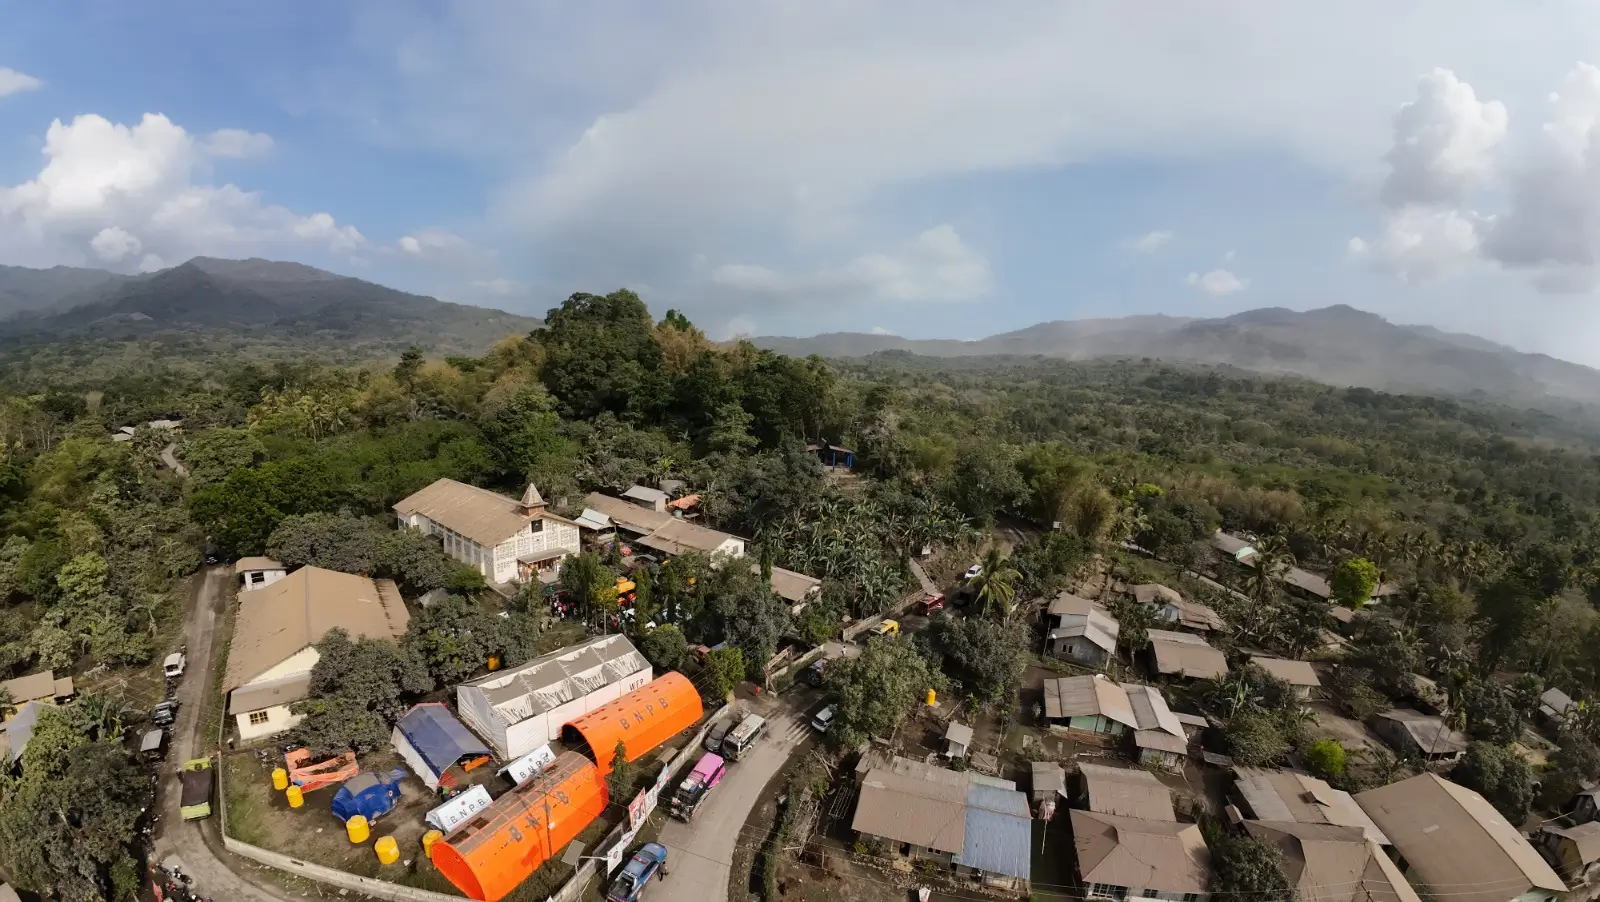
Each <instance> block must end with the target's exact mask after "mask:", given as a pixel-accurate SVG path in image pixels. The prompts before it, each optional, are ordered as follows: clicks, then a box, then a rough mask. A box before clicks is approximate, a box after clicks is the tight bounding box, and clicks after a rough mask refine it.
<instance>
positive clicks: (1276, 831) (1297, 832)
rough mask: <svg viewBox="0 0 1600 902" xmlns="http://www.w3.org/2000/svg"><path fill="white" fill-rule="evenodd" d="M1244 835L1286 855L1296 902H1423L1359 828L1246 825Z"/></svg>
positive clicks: (1309, 825)
mask: <svg viewBox="0 0 1600 902" xmlns="http://www.w3.org/2000/svg"><path fill="white" fill-rule="evenodd" d="M1244 828H1245V831H1246V832H1247V833H1249V834H1250V835H1251V836H1254V837H1256V838H1257V839H1260V840H1263V841H1265V842H1267V843H1270V844H1272V845H1273V846H1276V847H1277V849H1278V851H1279V852H1281V853H1282V854H1283V870H1284V876H1286V877H1288V878H1289V884H1290V885H1291V886H1293V887H1294V888H1295V898H1296V899H1297V900H1298V902H1379V900H1382V902H1422V900H1421V898H1420V897H1419V896H1418V895H1417V891H1416V890H1415V889H1412V887H1411V884H1410V883H1407V882H1406V878H1405V875H1404V874H1402V873H1401V872H1400V868H1399V866H1397V865H1396V864H1395V863H1394V862H1393V861H1391V860H1389V857H1388V856H1387V855H1386V854H1384V852H1383V850H1382V849H1380V848H1379V847H1378V845H1377V844H1376V843H1374V842H1372V841H1370V840H1368V839H1367V838H1366V837H1364V836H1363V835H1362V832H1361V828H1359V827H1342V826H1339V825H1337V824H1306V823H1295V822H1277V823H1274V822H1270V821H1246V822H1245V824H1244Z"/></svg>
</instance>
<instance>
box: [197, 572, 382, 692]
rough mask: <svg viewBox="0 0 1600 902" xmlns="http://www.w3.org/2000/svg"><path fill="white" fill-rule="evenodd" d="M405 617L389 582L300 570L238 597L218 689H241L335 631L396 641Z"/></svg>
mask: <svg viewBox="0 0 1600 902" xmlns="http://www.w3.org/2000/svg"><path fill="white" fill-rule="evenodd" d="M410 616H411V615H410V614H409V613H407V611H406V606H405V602H404V601H403V600H401V598H400V590H399V589H397V588H395V584H394V582H393V581H392V580H387V579H378V580H374V579H368V578H367V577H365V576H356V575H355V574H351V573H339V572H337V571H334V570H324V569H322V568H321V567H301V568H300V569H299V570H296V571H295V572H293V573H291V574H289V575H288V576H285V577H284V578H282V579H280V580H278V581H276V582H274V583H272V584H271V585H267V586H262V587H261V588H259V589H252V590H250V591H249V592H244V593H241V594H240V596H239V614H238V620H237V622H236V624H235V626H234V630H233V641H232V643H231V644H230V645H229V650H228V670H227V674H226V675H225V677H224V678H223V682H222V686H223V688H224V689H229V690H231V689H237V688H239V687H240V686H243V685H244V684H246V683H248V682H250V681H251V680H253V679H255V678H256V677H257V676H259V675H261V674H262V673H264V672H266V671H267V670H269V669H271V668H273V667H276V666H277V665H278V664H280V663H282V662H284V661H286V660H288V659H289V658H290V657H292V656H293V655H295V654H296V653H297V652H299V651H300V650H302V649H304V648H307V647H309V646H312V645H315V644H317V643H318V642H321V641H322V638H323V637H324V636H326V635H327V634H328V633H329V632H330V631H331V630H334V629H342V630H344V631H345V632H347V633H349V634H350V638H351V639H359V638H362V637H372V638H377V639H399V638H400V637H401V636H402V635H404V633H405V631H406V624H407V623H408V622H409V621H410Z"/></svg>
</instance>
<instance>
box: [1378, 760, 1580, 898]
mask: <svg viewBox="0 0 1600 902" xmlns="http://www.w3.org/2000/svg"><path fill="white" fill-rule="evenodd" d="M1355 798H1356V802H1357V803H1359V804H1360V805H1361V808H1362V809H1363V810H1364V811H1366V812H1367V815H1368V816H1370V817H1371V818H1372V820H1373V822H1374V823H1376V824H1377V825H1378V827H1379V829H1381V830H1383V832H1384V835H1385V836H1388V837H1389V841H1390V842H1391V843H1393V846H1392V850H1391V852H1390V854H1391V856H1392V857H1393V859H1394V862H1395V864H1396V865H1398V866H1399V868H1400V870H1401V872H1402V873H1403V874H1404V875H1405V877H1406V879H1407V881H1409V882H1410V883H1411V885H1412V886H1414V887H1416V888H1417V890H1418V891H1419V892H1422V893H1424V894H1429V895H1437V896H1439V897H1441V898H1449V899H1450V900H1451V902H1508V900H1516V902H1555V900H1557V899H1560V898H1561V897H1562V896H1563V895H1564V894H1565V893H1566V891H1567V885H1566V884H1565V883H1564V882H1562V880H1561V877H1560V875H1558V874H1557V873H1556V872H1555V870H1554V869H1552V868H1551V867H1550V865H1549V863H1548V862H1546V861H1545V860H1544V859H1543V858H1541V857H1540V855H1539V853H1538V851H1536V850H1535V849H1534V847H1533V846H1532V845H1531V844H1530V843H1529V842H1528V840H1527V839H1525V838H1524V837H1523V835H1522V831H1520V830H1518V829H1517V828H1516V827H1515V826H1513V825H1512V824H1511V822H1509V821H1507V820H1506V818H1505V815H1503V814H1501V813H1500V812H1498V811H1496V810H1495V809H1494V806H1493V805H1490V804H1489V803H1488V801H1486V800H1485V799H1484V797H1483V796H1481V795H1479V794H1477V793H1476V792H1473V791H1472V790H1470V789H1468V788H1466V787H1465V786H1461V785H1458V784H1456V783H1452V782H1450V781H1449V780H1446V779H1444V778H1442V777H1440V776H1438V775H1436V774H1431V773H1424V774H1420V775H1418V776H1415V777H1412V778H1410V779H1408V780H1401V781H1400V782H1398V783H1391V784H1389V785H1388V786H1382V787H1379V788H1377V789H1369V790H1367V791H1366V792H1362V793H1357V794H1356V797H1355Z"/></svg>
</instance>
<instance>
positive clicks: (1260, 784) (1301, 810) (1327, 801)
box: [1229, 766, 1389, 846]
mask: <svg viewBox="0 0 1600 902" xmlns="http://www.w3.org/2000/svg"><path fill="white" fill-rule="evenodd" d="M1233 776H1234V782H1233V789H1232V791H1231V792H1230V793H1229V799H1230V801H1231V802H1232V803H1233V804H1234V805H1235V806H1237V808H1238V809H1239V816H1240V817H1242V818H1245V819H1248V820H1256V821H1264V822H1267V823H1270V824H1284V823H1292V824H1331V825H1333V826H1336V827H1353V828H1356V829H1358V830H1360V831H1361V835H1362V837H1363V838H1365V839H1367V840H1369V841H1371V842H1375V843H1377V844H1378V845H1380V846H1386V845H1388V844H1389V838H1388V837H1387V836H1384V835H1383V831H1382V830H1379V829H1378V825H1377V824H1375V823H1373V822H1372V818H1370V817H1368V816H1367V813H1366V812H1365V811H1363V810H1361V806H1360V805H1358V804H1356V800H1355V797H1354V796H1352V795H1351V794H1350V793H1348V792H1345V791H1344V790H1342V789H1334V788H1333V787H1332V786H1329V785H1328V783H1327V781H1325V780H1320V779H1318V778H1316V777H1313V776H1311V775H1310V774H1302V773H1298V772H1295V771H1287V770H1270V769H1267V768H1261V767H1242V766H1239V767H1235V768H1234V769H1233Z"/></svg>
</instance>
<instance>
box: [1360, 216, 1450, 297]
mask: <svg viewBox="0 0 1600 902" xmlns="http://www.w3.org/2000/svg"><path fill="white" fill-rule="evenodd" d="M1479 225H1480V223H1479V221H1478V220H1476V219H1475V218H1473V217H1472V216H1470V215H1469V214H1464V213H1461V212H1459V211H1456V210H1441V209H1430V208H1426V207H1421V206H1410V207H1406V208H1404V209H1402V210H1400V211H1399V212H1398V213H1396V214H1395V215H1393V216H1391V217H1389V219H1388V223H1387V225H1386V227H1385V228H1384V231H1383V235H1382V236H1381V237H1379V238H1378V239H1377V240H1376V241H1374V242H1368V241H1367V240H1366V239H1364V238H1352V239H1350V243H1349V250H1350V253H1351V255H1352V256H1353V257H1355V258H1357V259H1359V260H1364V261H1366V262H1368V263H1370V264H1371V265H1372V266H1373V267H1374V268H1376V269H1378V270H1380V271H1382V272H1387V273H1390V274H1392V275H1395V276H1397V277H1399V278H1400V280H1401V281H1404V282H1417V283H1423V282H1432V281H1435V280H1437V279H1440V278H1442V277H1445V276H1449V275H1453V274H1454V273H1456V272H1457V271H1459V270H1460V269H1461V268H1462V267H1464V266H1465V265H1467V264H1468V263H1469V262H1471V261H1472V260H1473V259H1474V258H1475V257H1476V256H1477V253H1478V248H1479V244H1480V242H1481V239H1480V236H1479Z"/></svg>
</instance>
